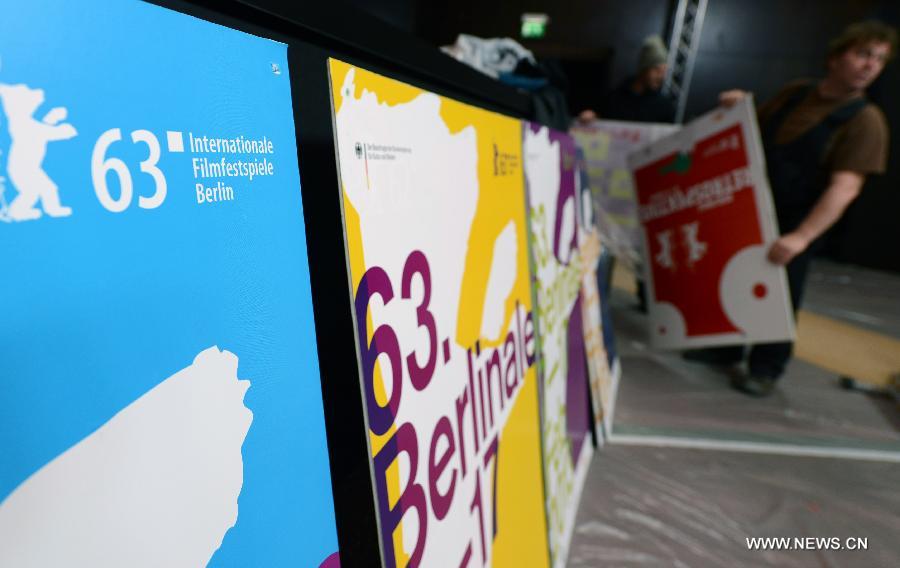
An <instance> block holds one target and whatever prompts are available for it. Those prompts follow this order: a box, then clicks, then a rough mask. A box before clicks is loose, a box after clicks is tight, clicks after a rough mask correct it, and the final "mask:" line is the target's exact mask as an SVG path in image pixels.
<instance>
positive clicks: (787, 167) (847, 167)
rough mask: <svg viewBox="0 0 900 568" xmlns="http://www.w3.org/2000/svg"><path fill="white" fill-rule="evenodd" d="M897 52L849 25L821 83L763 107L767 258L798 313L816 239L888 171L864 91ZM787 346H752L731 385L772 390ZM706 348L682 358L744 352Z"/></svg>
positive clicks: (884, 135)
mask: <svg viewBox="0 0 900 568" xmlns="http://www.w3.org/2000/svg"><path fill="white" fill-rule="evenodd" d="M896 51H897V33H896V31H895V30H894V29H893V28H890V27H888V26H886V25H884V24H882V23H880V22H876V21H869V22H861V23H856V24H853V25H851V26H849V27H848V28H847V29H846V30H844V32H843V33H842V34H841V35H840V36H838V37H837V38H835V39H834V40H833V41H832V42H831V44H829V48H828V56H827V59H826V69H827V73H826V75H825V78H823V79H821V80H819V81H811V80H805V81H795V82H792V83H790V84H789V85H787V86H786V87H785V88H783V89H782V90H781V92H779V93H778V94H777V95H776V96H775V97H774V98H773V99H772V100H770V101H768V102H766V103H765V104H763V105H762V106H761V107H760V108H759V113H758V116H759V124H760V130H761V133H762V138H763V147H764V149H765V153H766V167H767V169H768V176H769V183H770V185H771V188H772V197H773V200H774V202H775V211H776V215H777V217H778V225H779V229H780V231H781V237H779V239H778V240H777V241H775V243H773V245H772V247H771V248H770V250H769V254H768V257H769V260H770V261H771V262H773V263H775V264H779V265H784V266H785V267H786V269H787V275H788V284H789V286H790V292H791V300H792V302H793V307H794V310H795V311H796V310H797V309H799V307H800V302H801V300H802V296H803V288H804V284H805V281H806V274H807V270H808V268H809V262H810V260H811V259H812V256H813V254H814V253H815V251H816V250H817V248H818V245H820V244H821V239H820V237H821V236H822V235H823V234H824V233H825V231H826V230H827V229H828V228H829V227H831V226H832V225H833V224H834V223H835V222H836V221H837V220H838V219H839V218H840V217H841V215H843V213H844V211H845V210H846V209H847V207H848V206H849V205H850V203H851V202H852V201H853V200H854V199H856V197H857V196H858V195H859V192H860V190H861V189H862V186H863V183H864V182H865V179H866V176H867V175H869V174H877V173H883V172H884V171H885V168H886V164H887V150H888V127H887V122H886V120H885V118H884V115H883V114H882V112H881V110H879V109H878V107H876V106H875V105H873V104H871V103H869V102H868V101H867V100H866V98H865V93H864V91H865V89H866V88H867V87H868V86H869V85H871V84H872V82H873V81H874V80H875V79H876V78H877V77H878V75H879V74H880V73H881V71H882V69H883V68H884V66H885V64H886V63H887V62H888V60H889V59H891V58H892V57H893V56H894V54H895V53H896ZM744 96H746V93H744V92H743V91H737V90H735V91H726V92H724V93H722V94H721V95H720V97H719V98H720V101H721V102H722V104H724V105H726V106H727V105H730V104H734V103H735V102H737V101H738V100H740V99H742V98H743V97H744ZM792 350H793V344H792V343H790V342H779V343H764V344H758V345H753V346H751V347H750V351H749V357H748V366H749V374H748V375H745V376H740V377H739V378H737V379H736V380H735V381H734V383H733V386H734V387H735V388H737V389H739V390H741V391H743V392H746V393H748V394H751V395H756V396H765V395H767V394H769V393H770V392H771V391H772V389H773V388H774V386H775V381H776V380H777V379H778V377H779V376H781V374H782V373H783V372H784V369H785V366H786V364H787V362H788V360H789V359H790V357H791V352H792ZM702 351H704V352H703V353H699V354H696V353H695V354H694V356H688V358H690V359H700V360H705V361H707V362H715V363H720V364H730V363H736V362H738V361H740V360H741V359H742V358H743V356H744V348H743V347H742V346H736V347H725V348H717V349H710V350H702ZM697 355H699V356H697Z"/></svg>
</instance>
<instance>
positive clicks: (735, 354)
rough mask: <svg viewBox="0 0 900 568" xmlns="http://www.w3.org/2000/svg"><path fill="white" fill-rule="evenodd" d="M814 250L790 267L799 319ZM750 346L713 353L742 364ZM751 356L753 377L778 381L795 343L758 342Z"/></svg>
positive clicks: (788, 266) (749, 364) (789, 277)
mask: <svg viewBox="0 0 900 568" xmlns="http://www.w3.org/2000/svg"><path fill="white" fill-rule="evenodd" d="M812 248H813V247H810V248H809V249H807V250H805V251H803V253H801V254H799V255H797V256H796V257H794V259H793V260H792V261H791V262H790V263H789V264H788V265H787V267H786V269H787V279H788V287H789V288H790V293H791V303H792V304H793V306H794V317H795V318H796V316H797V310H799V309H800V303H801V302H802V300H803V289H804V287H805V286H806V276H807V273H808V272H809V263H810V261H812V258H813V250H810V249H812ZM745 349H746V347H745V346H744V345H733V346H727V347H714V348H712V349H711V350H713V351H716V352H717V354H718V355H721V358H722V360H723V362H724V361H732V362H734V363H738V362H740V361H741V360H742V359H743V358H744V352H745ZM749 349H750V353H749V356H748V358H747V365H748V367H749V370H750V374H751V375H754V376H763V377H772V378H776V379H777V378H778V377H780V376H781V375H782V374H783V373H784V369H785V367H786V366H787V363H788V361H790V359H791V354H792V353H793V351H794V342H793V341H779V342H775V343H756V344H754V345H750V346H749Z"/></svg>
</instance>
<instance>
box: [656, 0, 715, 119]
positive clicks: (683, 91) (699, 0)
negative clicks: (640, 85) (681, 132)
mask: <svg viewBox="0 0 900 568" xmlns="http://www.w3.org/2000/svg"><path fill="white" fill-rule="evenodd" d="M706 4H707V0H678V9H677V10H676V12H675V20H674V21H673V23H672V39H671V40H670V42H669V60H668V62H667V64H668V68H669V69H668V72H667V74H666V82H665V84H664V86H663V91H664V92H665V93H667V94H668V95H669V96H670V97H673V98H674V99H675V101H676V112H675V122H676V123H678V124H681V123H682V122H683V121H684V109H685V107H686V106H687V97H688V91H689V89H690V86H691V75H692V74H693V73H694V62H695V61H696V60H697V50H698V49H699V48H700V31H701V29H702V28H703V18H704V17H705V16H706Z"/></svg>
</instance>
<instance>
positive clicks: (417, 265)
mask: <svg viewBox="0 0 900 568" xmlns="http://www.w3.org/2000/svg"><path fill="white" fill-rule="evenodd" d="M414 274H418V275H419V276H421V278H422V286H423V287H424V289H425V291H424V296H423V298H422V303H421V304H419V307H417V308H416V317H417V318H418V322H419V327H424V328H426V329H427V330H428V361H427V362H426V363H425V365H424V366H422V367H420V366H419V363H418V361H417V360H416V354H415V352H413V353H410V354H409V355H408V356H407V357H406V364H407V367H408V368H409V380H410V382H411V383H412V385H413V387H414V388H415V389H416V390H422V389H424V388H425V387H427V386H428V383H429V382H430V381H431V377H432V375H433V374H434V367H435V364H436V363H437V325H436V324H435V323H434V316H433V315H432V314H431V312H429V311H428V303H429V302H430V301H431V269H430V268H429V266H428V259H427V258H425V254H424V253H423V252H422V251H420V250H414V251H412V252H411V253H410V254H409V256H408V257H407V258H406V264H405V265H404V267H403V281H402V285H401V290H400V295H401V296H402V297H403V298H404V299H409V297H410V292H411V290H410V287H411V284H412V277H413V275H414Z"/></svg>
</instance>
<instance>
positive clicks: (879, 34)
mask: <svg viewBox="0 0 900 568" xmlns="http://www.w3.org/2000/svg"><path fill="white" fill-rule="evenodd" d="M873 41H876V42H881V43H887V44H888V45H889V46H890V52H889V53H888V61H890V60H891V59H893V58H894V56H895V55H897V30H895V29H894V28H892V27H891V26H889V25H887V24H885V23H883V22H880V21H878V20H866V21H864V22H856V23H854V24H850V25H849V26H847V27H846V28H844V31H842V32H841V34H840V35H839V36H837V37H836V38H834V39H832V40H831V41H830V42H828V56H827V59H829V60H830V59H832V58H834V57H839V56H841V55H843V54H844V53H846V52H847V50H849V49H852V48H854V47H856V46H858V45H861V44H866V43H869V42H873Z"/></svg>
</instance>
